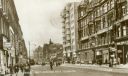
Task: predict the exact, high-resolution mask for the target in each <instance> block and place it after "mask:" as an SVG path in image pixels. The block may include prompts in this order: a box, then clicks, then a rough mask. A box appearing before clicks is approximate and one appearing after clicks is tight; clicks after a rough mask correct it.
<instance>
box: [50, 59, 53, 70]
mask: <svg viewBox="0 0 128 76" xmlns="http://www.w3.org/2000/svg"><path fill="white" fill-rule="evenodd" d="M50 69H51V70H53V62H52V61H50Z"/></svg>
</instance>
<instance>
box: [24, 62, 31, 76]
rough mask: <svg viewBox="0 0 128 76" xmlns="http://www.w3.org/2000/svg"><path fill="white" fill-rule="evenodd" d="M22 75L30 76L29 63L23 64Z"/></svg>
mask: <svg viewBox="0 0 128 76" xmlns="http://www.w3.org/2000/svg"><path fill="white" fill-rule="evenodd" d="M24 76H30V68H29V64H27V65H26V66H25V69H24Z"/></svg>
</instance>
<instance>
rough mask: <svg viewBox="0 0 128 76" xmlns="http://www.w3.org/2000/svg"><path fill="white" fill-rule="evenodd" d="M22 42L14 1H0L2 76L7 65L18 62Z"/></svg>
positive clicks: (0, 61)
mask: <svg viewBox="0 0 128 76" xmlns="http://www.w3.org/2000/svg"><path fill="white" fill-rule="evenodd" d="M22 40H24V39H23V33H22V30H21V27H20V24H19V18H18V15H17V11H16V8H15V4H14V1H13V0H0V70H2V73H3V74H5V73H6V71H7V69H8V66H9V65H11V66H14V65H15V64H16V63H18V62H19V55H20V51H23V50H24V46H22V45H21V42H22ZM22 43H23V44H24V41H23V42H22ZM24 51H27V50H24Z"/></svg>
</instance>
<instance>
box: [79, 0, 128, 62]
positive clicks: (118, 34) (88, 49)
mask: <svg viewBox="0 0 128 76" xmlns="http://www.w3.org/2000/svg"><path fill="white" fill-rule="evenodd" d="M127 6H128V4H127V0H84V1H82V2H81V4H80V5H79V7H78V13H79V16H78V26H79V27H78V35H79V38H78V42H79V51H78V53H79V54H80V55H81V56H80V59H81V61H83V62H84V63H98V64H102V63H106V64H107V63H109V62H111V61H112V64H115V63H126V60H127V55H126V54H127V46H128V43H127V40H128V39H127V37H128V35H127V34H128V32H127V30H126V29H128V26H127V22H126V21H127V9H128V8H127Z"/></svg>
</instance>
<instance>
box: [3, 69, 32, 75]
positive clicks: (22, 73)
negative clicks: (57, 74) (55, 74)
mask: <svg viewBox="0 0 128 76" xmlns="http://www.w3.org/2000/svg"><path fill="white" fill-rule="evenodd" d="M32 74H33V73H32V71H30V76H32ZM5 76H11V75H10V74H7V75H5ZM12 76H24V72H21V70H19V72H18V73H17V74H16V73H14V74H12Z"/></svg>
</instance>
